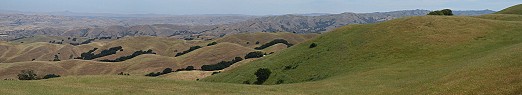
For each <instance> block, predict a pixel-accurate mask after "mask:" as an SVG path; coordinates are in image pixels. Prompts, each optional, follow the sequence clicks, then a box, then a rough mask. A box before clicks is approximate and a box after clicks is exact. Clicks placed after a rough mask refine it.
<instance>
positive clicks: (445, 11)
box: [428, 9, 453, 16]
mask: <svg viewBox="0 0 522 95" xmlns="http://www.w3.org/2000/svg"><path fill="white" fill-rule="evenodd" d="M428 15H444V16H452V15H453V12H452V11H451V10H450V9H443V10H438V11H432V12H430V13H428Z"/></svg>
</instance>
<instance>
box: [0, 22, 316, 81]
mask: <svg viewBox="0 0 522 95" xmlns="http://www.w3.org/2000/svg"><path fill="white" fill-rule="evenodd" d="M314 36H316V34H303V35H301V34H293V33H283V32H280V33H262V32H258V33H244V34H236V35H227V36H225V37H223V38H220V39H216V40H209V41H203V40H179V39H175V38H167V37H124V38H120V39H114V40H98V39H97V40H95V41H94V42H92V43H89V44H83V45H78V46H73V45H69V44H53V43H48V42H47V41H48V40H56V39H58V38H60V37H52V36H35V37H28V38H23V39H19V40H16V41H10V42H3V43H0V49H2V51H0V54H2V55H1V56H0V68H3V69H0V74H2V75H0V78H2V79H5V78H9V79H15V78H16V74H17V73H19V72H20V71H21V70H25V69H32V70H35V71H37V72H39V75H44V74H50V73H54V74H59V75H62V76H71V75H72V76H76V75H107V74H116V73H119V72H125V73H129V74H132V75H136V76H143V75H145V74H147V73H150V72H157V71H161V70H163V69H165V68H173V69H180V68H185V67H187V66H194V67H195V68H196V69H199V68H200V67H201V66H202V65H212V64H217V63H218V62H221V61H228V60H232V59H234V58H235V57H242V58H244V56H245V55H246V54H247V53H249V52H252V51H257V50H255V49H254V47H257V46H260V45H262V44H265V43H268V42H269V41H272V40H275V39H286V40H288V41H289V42H291V43H294V44H297V43H301V42H303V41H306V40H309V39H312V38H313V37H314ZM245 37H246V38H245ZM65 39H66V38H65ZM66 40H67V39H66ZM20 42H24V43H20ZM211 42H217V44H216V45H212V46H207V44H209V43H211ZM255 42H259V43H258V44H255ZM247 43H249V44H247ZM119 46H121V47H122V50H119V51H115V53H114V54H111V55H106V56H101V57H96V58H93V59H90V60H81V59H77V58H78V57H81V56H82V55H84V54H83V53H86V52H88V51H90V50H94V51H93V52H92V53H93V54H102V52H103V51H106V50H110V49H111V48H114V47H119ZM193 46H202V48H200V49H197V50H194V51H191V52H188V53H186V54H183V55H181V56H176V55H177V54H178V53H180V52H183V51H186V50H188V49H189V48H190V47H193ZM280 49H286V48H273V49H272V48H270V52H277V51H280ZM147 50H151V51H152V52H154V54H143V55H138V56H135V57H133V58H129V59H127V60H123V61H121V62H104V61H103V60H116V59H117V58H120V57H123V56H129V55H133V53H135V52H136V51H147ZM56 58H57V59H59V61H53V60H55V59H56Z"/></svg>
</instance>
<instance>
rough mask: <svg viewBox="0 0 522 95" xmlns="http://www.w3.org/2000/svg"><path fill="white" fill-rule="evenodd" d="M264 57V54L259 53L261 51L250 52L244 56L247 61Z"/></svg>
mask: <svg viewBox="0 0 522 95" xmlns="http://www.w3.org/2000/svg"><path fill="white" fill-rule="evenodd" d="M264 55H265V53H263V52H261V51H254V52H250V53H248V54H247V55H246V56H245V59H249V58H260V57H263V56H264Z"/></svg>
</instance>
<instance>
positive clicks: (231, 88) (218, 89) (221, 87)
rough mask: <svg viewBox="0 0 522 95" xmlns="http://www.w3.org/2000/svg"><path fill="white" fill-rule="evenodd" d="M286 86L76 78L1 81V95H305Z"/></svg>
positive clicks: (107, 77) (135, 77)
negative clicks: (285, 87)
mask: <svg viewBox="0 0 522 95" xmlns="http://www.w3.org/2000/svg"><path fill="white" fill-rule="evenodd" d="M282 87H283V86H255V85H241V84H226V83H208V82H197V81H179V80H170V79H163V78H151V77H137V76H77V77H63V78H55V79H49V80H37V81H17V80H1V81H0V94H2V95H6V94H7V95H13V94H16V95H18V94H26V95H41V94H50V95H57V94H60V95H73V94H74V95H78V94H80V95H92V94H98V95H109V94H110V95H113V94H116V95H118V94H119V95H122V94H124V95H127V94H134V95H144V94H170V95H172V94H265V95H266V94H285V93H286V94H304V92H299V91H295V90H294V91H293V90H291V89H282Z"/></svg>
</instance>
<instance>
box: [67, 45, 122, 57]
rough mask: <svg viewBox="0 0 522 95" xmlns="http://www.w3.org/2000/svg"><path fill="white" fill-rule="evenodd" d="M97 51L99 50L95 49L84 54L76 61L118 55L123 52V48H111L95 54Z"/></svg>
mask: <svg viewBox="0 0 522 95" xmlns="http://www.w3.org/2000/svg"><path fill="white" fill-rule="evenodd" d="M97 49H98V48H94V49H93V50H89V51H88V52H84V53H82V54H80V57H77V58H75V59H83V60H92V59H96V58H100V57H104V56H108V55H112V54H116V52H118V51H123V47H121V46H117V47H112V48H109V49H107V50H102V51H101V52H100V53H99V54H94V53H93V52H94V51H96V50H97Z"/></svg>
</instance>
